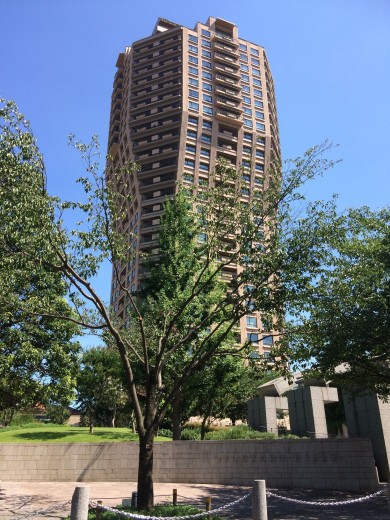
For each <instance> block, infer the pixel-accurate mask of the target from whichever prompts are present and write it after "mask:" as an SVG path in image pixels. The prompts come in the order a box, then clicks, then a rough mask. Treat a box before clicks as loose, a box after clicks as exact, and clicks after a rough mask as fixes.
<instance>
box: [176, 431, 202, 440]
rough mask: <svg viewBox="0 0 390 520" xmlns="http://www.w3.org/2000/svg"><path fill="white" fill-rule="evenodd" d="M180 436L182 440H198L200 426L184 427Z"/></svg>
mask: <svg viewBox="0 0 390 520" xmlns="http://www.w3.org/2000/svg"><path fill="white" fill-rule="evenodd" d="M180 438H181V440H182V441H198V440H199V439H200V429H199V428H184V429H183V430H182V431H181V437H180Z"/></svg>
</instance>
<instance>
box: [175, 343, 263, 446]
mask: <svg viewBox="0 0 390 520" xmlns="http://www.w3.org/2000/svg"><path fill="white" fill-rule="evenodd" d="M262 379H263V370H261V369H260V368H259V367H256V366H247V365H245V364H244V362H243V359H242V357H241V356H240V355H239V354H237V355H233V354H232V353H231V350H230V351H228V352H227V353H226V354H224V352H223V351H222V352H220V353H219V354H218V355H217V356H214V358H213V359H212V360H211V361H210V362H209V363H208V364H207V365H206V366H205V367H204V368H203V370H202V372H199V373H197V374H196V375H195V376H194V377H193V378H192V379H191V380H190V382H189V383H188V384H187V385H186V386H185V388H184V398H183V401H185V402H186V403H187V408H188V410H187V415H189V416H195V417H197V416H199V417H201V418H202V422H201V439H204V437H205V434H206V432H207V431H208V427H209V426H210V424H211V423H212V420H213V419H224V418H226V417H228V418H231V419H232V421H233V424H234V422H235V421H236V420H238V419H246V417H247V413H246V410H247V401H248V399H249V398H251V397H253V396H254V395H255V394H256V389H257V387H258V386H259V385H260V384H261V383H262Z"/></svg>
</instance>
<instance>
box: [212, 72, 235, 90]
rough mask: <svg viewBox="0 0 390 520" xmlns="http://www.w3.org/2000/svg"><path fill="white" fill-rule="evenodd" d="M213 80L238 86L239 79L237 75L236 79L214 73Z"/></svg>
mask: <svg viewBox="0 0 390 520" xmlns="http://www.w3.org/2000/svg"><path fill="white" fill-rule="evenodd" d="M215 80H216V82H217V83H222V85H226V84H227V85H232V86H234V87H238V86H239V85H238V80H239V77H237V79H236V80H234V79H232V78H230V77H228V76H225V75H223V74H216V75H215Z"/></svg>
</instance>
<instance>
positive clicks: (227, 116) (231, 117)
mask: <svg viewBox="0 0 390 520" xmlns="http://www.w3.org/2000/svg"><path fill="white" fill-rule="evenodd" d="M216 117H217V119H219V120H220V121H224V122H225V123H229V124H233V125H235V126H242V124H243V121H242V116H241V115H240V114H238V113H237V112H232V111H231V110H223V109H222V108H218V109H217V111H216Z"/></svg>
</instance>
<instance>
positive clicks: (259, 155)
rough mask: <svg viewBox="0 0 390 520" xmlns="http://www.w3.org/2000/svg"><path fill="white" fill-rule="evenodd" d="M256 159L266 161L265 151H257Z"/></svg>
mask: <svg viewBox="0 0 390 520" xmlns="http://www.w3.org/2000/svg"><path fill="white" fill-rule="evenodd" d="M256 157H260V158H261V159H264V152H263V150H256Z"/></svg>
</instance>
